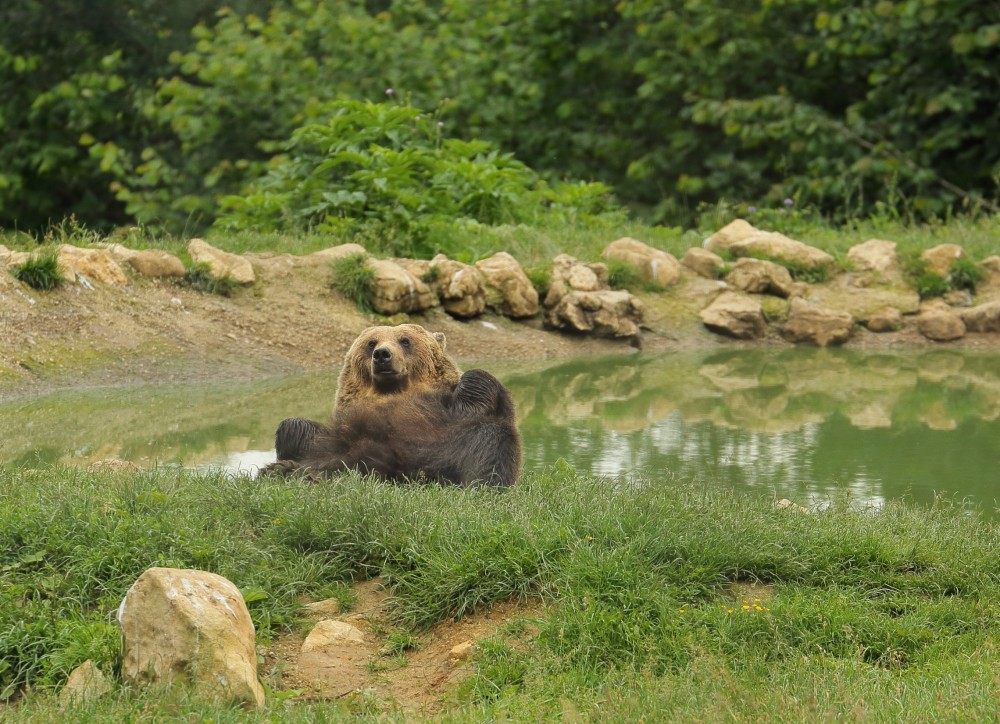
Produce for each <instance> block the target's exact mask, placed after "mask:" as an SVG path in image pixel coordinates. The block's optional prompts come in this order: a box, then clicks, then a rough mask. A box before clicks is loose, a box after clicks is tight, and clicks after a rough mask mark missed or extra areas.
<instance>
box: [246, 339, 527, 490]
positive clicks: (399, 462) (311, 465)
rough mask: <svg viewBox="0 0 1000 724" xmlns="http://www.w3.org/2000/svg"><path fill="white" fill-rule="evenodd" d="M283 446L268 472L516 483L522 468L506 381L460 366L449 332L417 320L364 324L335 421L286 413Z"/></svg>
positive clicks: (279, 441) (279, 442) (343, 378)
mask: <svg viewBox="0 0 1000 724" xmlns="http://www.w3.org/2000/svg"><path fill="white" fill-rule="evenodd" d="M275 451H276V452H277V457H278V459H277V461H276V462H275V463H273V464H271V465H269V466H267V467H266V468H264V469H263V470H262V471H261V474H263V475H269V474H280V475H299V476H305V477H310V478H314V479H315V478H319V477H325V476H329V475H331V474H335V473H338V472H343V471H345V470H349V469H358V470H360V471H361V472H364V473H377V474H378V475H380V476H382V477H384V478H386V479H388V480H394V481H399V480H406V479H412V478H417V477H421V476H423V477H425V478H427V479H430V480H437V481H440V482H447V483H453V484H457V485H470V484H473V483H483V484H487V485H496V486H507V485H512V484H513V483H514V482H516V481H517V479H518V477H519V476H520V472H521V438H520V433H519V432H518V429H517V419H516V416H515V412H514V402H513V400H512V399H511V396H510V393H509V392H508V390H507V388H505V387H504V386H503V384H502V383H501V382H500V381H499V380H498V379H497V378H496V377H494V376H493V375H491V374H490V373H489V372H486V371H485V370H469V371H468V372H466V373H465V374H461V372H460V370H459V368H458V367H457V366H456V365H455V363H454V362H453V361H452V360H451V359H450V358H449V357H448V356H447V355H446V354H445V337H444V335H443V334H440V333H434V334H431V333H430V332H428V331H427V330H426V329H424V328H423V327H421V326H419V325H416V324H402V325H399V326H397V327H371V328H369V329H367V330H365V331H364V332H362V334H361V336H359V337H358V338H357V339H356V340H355V341H354V344H353V345H351V349H350V350H349V351H348V353H347V357H346V358H345V360H344V367H343V369H342V371H341V373H340V378H339V380H338V384H337V400H336V403H335V407H334V413H333V419H332V421H331V422H330V423H329V424H322V423H318V422H314V421H312V420H304V419H301V418H290V419H287V420H283V421H282V422H281V424H280V425H279V426H278V430H277V432H276V433H275Z"/></svg>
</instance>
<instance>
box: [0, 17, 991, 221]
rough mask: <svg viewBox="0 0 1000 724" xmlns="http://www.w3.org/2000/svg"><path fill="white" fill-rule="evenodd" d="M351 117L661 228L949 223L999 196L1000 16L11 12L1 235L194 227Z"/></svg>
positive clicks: (6, 30)
mask: <svg viewBox="0 0 1000 724" xmlns="http://www.w3.org/2000/svg"><path fill="white" fill-rule="evenodd" d="M352 100H353V101H359V100H360V101H368V102H375V103H388V104H397V105H405V106H406V107H410V108H414V109H422V112H424V113H428V114H431V113H432V114H434V117H435V119H437V120H438V121H439V122H440V123H442V124H443V127H442V133H443V134H445V135H446V136H448V137H450V138H453V139H457V140H462V141H466V142H469V141H474V140H477V141H483V142H486V143H488V144H490V147H491V148H492V149H495V150H496V152H497V153H498V154H499V155H497V156H495V158H505V159H506V158H508V157H509V155H512V156H513V158H516V159H517V160H518V162H519V163H520V164H523V165H525V166H526V167H528V168H530V169H532V170H533V171H535V172H538V173H540V174H542V175H543V176H544V177H546V178H548V179H549V181H550V182H553V181H556V180H562V179H578V180H582V181H599V182H602V183H604V184H607V185H609V186H610V187H612V188H613V189H614V190H615V193H616V195H617V197H618V199H619V200H620V201H622V202H623V203H625V204H627V205H629V206H631V207H634V208H636V209H640V210H642V211H643V212H644V213H645V214H647V215H649V216H650V218H652V219H653V220H654V221H663V222H669V223H676V222H678V221H682V220H684V218H685V216H686V215H689V214H690V213H691V212H692V210H693V209H695V208H696V207H697V205H698V204H699V203H702V202H714V201H717V200H719V199H728V200H730V201H736V202H744V203H748V204H749V203H756V204H767V203H780V202H781V200H782V199H784V198H794V199H796V200H797V201H799V202H800V203H809V204H811V205H814V206H815V207H816V208H818V209H820V210H821V211H822V212H823V213H825V214H828V215H830V216H832V217H834V218H837V217H839V218H844V217H850V216H855V215H864V214H866V213H868V212H869V211H870V210H871V209H873V208H875V205H876V204H889V205H905V206H906V207H907V208H908V209H909V210H911V211H913V212H915V213H918V214H926V215H934V214H942V213H945V212H947V211H948V210H953V209H956V208H962V207H968V206H969V205H975V204H991V203H992V202H993V200H995V199H996V198H997V178H998V177H1000V135H998V134H997V133H996V132H995V129H997V128H998V127H1000V18H998V17H997V14H996V8H995V6H993V5H991V4H990V3H980V2H974V1H973V0H898V1H895V2H894V1H892V0H878V1H875V0H860V1H859V2H855V3H849V4H845V3H843V2H840V0H763V2H761V1H759V0H755V1H754V2H747V1H746V0H736V1H735V2H730V3H724V4H721V5H720V4H718V3H711V2H705V1H703V0H688V1H687V2H684V3H678V2H663V1H662V0H621V1H620V2H618V3H617V4H611V3H608V2H606V0H576V1H575V2H572V3H552V2H542V1H541V0H520V1H515V0H497V1H496V2H490V3H482V2H478V1H477V0H380V1H376V0H368V1H367V2H365V1H362V0H280V1H278V2H264V1H255V0H244V1H243V2H230V3H228V4H227V5H226V6H225V7H223V6H222V5H221V3H219V2H217V1H216V0H180V1H178V2H175V3H159V2H155V1H154V0H122V1H120V2H111V1H110V0H88V1H87V2H84V0H19V1H18V2H16V3H4V4H3V6H2V7H0V226H2V227H6V228H17V229H24V230H35V229H41V228H44V227H45V225H47V224H49V223H52V222H55V221H59V220H61V219H62V218H63V217H65V216H68V215H70V214H72V215H75V216H76V217H77V219H78V220H79V221H81V222H83V223H86V224H89V225H94V226H97V227H107V226H112V225H116V224H122V223H134V222H139V223H142V224H146V225H157V226H161V227H163V228H166V229H168V230H171V231H194V230H197V229H199V228H202V227H205V226H207V225H210V224H212V223H213V222H215V221H216V219H217V218H218V217H219V215H220V213H222V208H221V207H220V203H222V202H223V200H224V199H230V201H228V202H226V203H228V204H229V209H230V212H227V214H228V216H229V217H231V216H232V213H231V209H232V208H233V204H234V203H235V202H233V201H232V197H234V196H241V195H242V196H245V197H246V198H250V197H251V196H252V194H253V193H258V195H259V192H260V189H261V187H262V186H261V185H262V184H263V183H264V179H265V178H267V177H269V176H270V177H271V178H275V177H280V178H283V179H285V180H286V181H288V182H291V180H293V179H294V178H295V177H296V176H295V174H296V172H295V171H294V170H293V169H292V168H291V166H289V167H287V168H284V169H282V168H281V166H282V164H285V165H288V164H294V163H295V161H296V155H295V153H296V152H295V147H294V146H291V147H290V146H289V145H288V144H289V139H293V138H300V139H301V138H303V133H304V131H303V130H302V129H304V128H308V127H310V126H313V125H314V124H315V123H317V122H320V123H322V122H325V120H326V117H327V116H326V115H324V114H327V115H328V112H329V106H328V104H329V103H330V102H346V101H352ZM314 150H315V149H314ZM312 152H313V151H310V153H312ZM505 163H506V162H505ZM508 168H509V167H508ZM275 174H277V176H275ZM312 182H313V183H322V179H319V180H317V179H315V178H313V179H312ZM243 208H244V211H245V210H246V209H245V205H244V207H243ZM314 220H315V219H314V218H312V217H309V215H308V214H307V215H305V216H304V217H303V223H312V221H314Z"/></svg>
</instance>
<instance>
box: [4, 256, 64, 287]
mask: <svg viewBox="0 0 1000 724" xmlns="http://www.w3.org/2000/svg"><path fill="white" fill-rule="evenodd" d="M10 273H11V274H13V275H14V276H15V277H16V278H17V279H19V280H21V281H22V282H24V283H25V284H27V285H28V286H29V287H31V288H32V289H41V290H48V289H54V288H55V287H57V286H59V285H60V284H62V281H63V278H62V275H61V274H60V273H59V259H58V256H57V254H56V252H54V251H44V252H40V253H38V254H32V255H31V256H29V257H28V260H27V261H25V262H24V263H23V264H19V265H17V266H15V267H14V268H13V269H11V272H10Z"/></svg>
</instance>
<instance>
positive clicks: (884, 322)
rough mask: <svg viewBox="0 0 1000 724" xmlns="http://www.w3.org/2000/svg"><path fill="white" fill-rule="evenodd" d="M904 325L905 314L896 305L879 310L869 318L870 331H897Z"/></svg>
mask: <svg viewBox="0 0 1000 724" xmlns="http://www.w3.org/2000/svg"><path fill="white" fill-rule="evenodd" d="M902 326H903V315H902V314H900V311H899V310H898V309H896V308H895V307H889V308H887V309H882V310H879V311H878V312H875V313H874V314H873V315H872V316H871V317H869V318H868V324H867V327H868V331H869V332H878V333H882V332H895V331H897V330H899V329H900V328H901V327H902Z"/></svg>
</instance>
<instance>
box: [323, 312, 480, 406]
mask: <svg viewBox="0 0 1000 724" xmlns="http://www.w3.org/2000/svg"><path fill="white" fill-rule="evenodd" d="M461 374H462V373H461V371H460V370H459V369H458V366H457V365H456V364H455V363H454V362H453V361H452V360H451V358H449V357H448V356H447V355H446V354H445V336H444V334H442V333H441V332H434V333H431V332H428V331H427V330H426V329H424V328H423V327H421V326H420V325H419V324H400V325H398V326H396V327H369V328H368V329H366V330H365V331H363V332H362V333H361V334H360V335H359V336H358V338H357V339H356V340H354V344H352V345H351V348H350V349H349V350H348V352H347V357H346V358H345V359H344V367H343V369H342V370H341V372H340V379H339V381H338V384H337V403H336V405H337V406H338V407H342V406H343V405H345V404H350V403H351V402H353V401H355V400H356V399H358V398H361V397H370V396H373V395H392V394H397V393H405V392H409V391H423V390H428V389H442V390H449V391H450V390H452V389H454V388H455V386H456V385H457V384H458V381H459V378H460V377H461Z"/></svg>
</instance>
